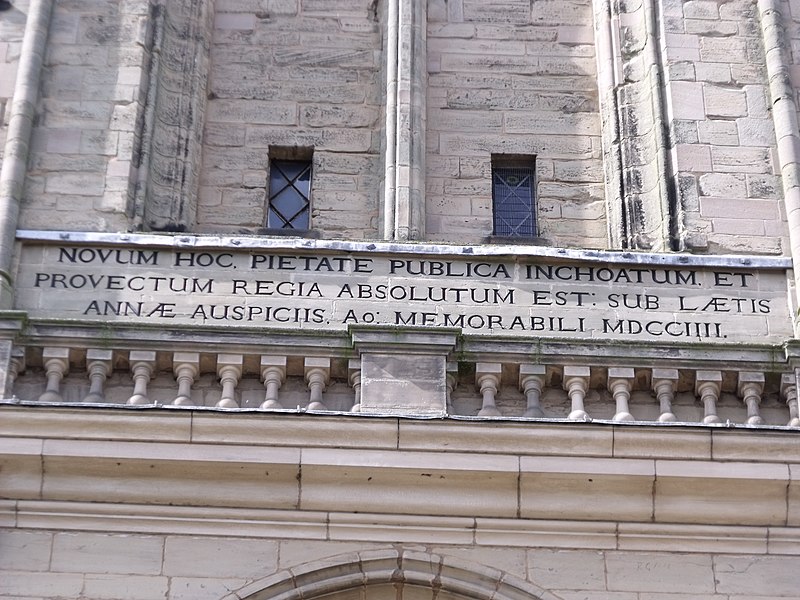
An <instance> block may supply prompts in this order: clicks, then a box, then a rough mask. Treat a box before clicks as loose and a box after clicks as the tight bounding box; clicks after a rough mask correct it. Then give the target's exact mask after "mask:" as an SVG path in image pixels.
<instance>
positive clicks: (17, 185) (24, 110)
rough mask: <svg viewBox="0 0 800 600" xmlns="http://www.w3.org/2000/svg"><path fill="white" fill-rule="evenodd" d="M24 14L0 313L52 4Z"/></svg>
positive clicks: (7, 171)
mask: <svg viewBox="0 0 800 600" xmlns="http://www.w3.org/2000/svg"><path fill="white" fill-rule="evenodd" d="M27 13H28V19H27V22H26V23H25V34H24V36H23V39H22V48H21V49H20V56H19V66H18V68H17V79H16V82H15V84H14V97H13V100H12V102H11V107H10V111H9V114H8V130H7V133H6V143H5V151H4V153H3V163H2V168H0V309H9V308H11V306H12V305H13V302H14V291H13V287H12V283H13V281H14V277H13V275H12V273H11V268H12V263H13V257H14V241H15V239H16V230H17V222H18V219H19V208H20V202H21V201H22V192H23V188H24V186H25V175H26V173H27V161H28V152H29V148H30V141H31V132H32V130H33V123H34V120H35V118H36V102H37V101H38V98H39V85H40V76H41V72H42V63H43V62H44V56H45V46H46V44H47V35H48V32H49V29H50V18H51V15H52V13H53V0H32V1H31V2H30V3H29V6H28V10H27ZM2 389H3V388H2V387H0V390H2Z"/></svg>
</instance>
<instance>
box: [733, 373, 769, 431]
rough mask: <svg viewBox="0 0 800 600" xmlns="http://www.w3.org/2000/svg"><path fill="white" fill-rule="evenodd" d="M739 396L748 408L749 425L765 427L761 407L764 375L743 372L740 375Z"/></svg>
mask: <svg viewBox="0 0 800 600" xmlns="http://www.w3.org/2000/svg"><path fill="white" fill-rule="evenodd" d="M737 392H738V394H739V396H741V398H742V402H744V404H745V406H746V407H747V424H748V425H763V424H764V419H763V418H762V417H761V412H760V405H761V394H762V393H763V392H764V373H758V372H751V371H742V372H740V373H739V385H738V388H737Z"/></svg>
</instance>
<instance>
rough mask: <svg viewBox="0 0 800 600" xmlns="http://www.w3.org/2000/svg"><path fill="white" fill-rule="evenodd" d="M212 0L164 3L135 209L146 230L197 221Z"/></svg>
mask: <svg viewBox="0 0 800 600" xmlns="http://www.w3.org/2000/svg"><path fill="white" fill-rule="evenodd" d="M213 13H214V9H213V3H212V2H211V1H210V0H168V1H167V0H158V1H157V2H155V3H154V9H153V13H152V23H151V30H152V47H151V49H150V52H151V57H150V62H151V67H150V73H149V81H148V82H147V98H146V100H145V107H144V114H143V119H142V122H143V127H142V132H141V136H142V139H141V141H140V143H141V167H140V168H139V181H138V184H137V186H136V189H137V192H136V195H135V212H136V216H137V219H140V220H142V221H143V225H144V228H145V229H150V230H155V231H185V230H187V229H190V228H191V227H192V226H193V224H194V220H195V213H196V206H195V204H194V203H195V201H196V197H197V187H198V184H199V169H200V155H201V147H202V141H203V140H202V137H203V122H204V115H205V106H206V95H207V94H206V88H207V83H208V72H209V64H210V59H209V49H210V46H211V34H212V30H213Z"/></svg>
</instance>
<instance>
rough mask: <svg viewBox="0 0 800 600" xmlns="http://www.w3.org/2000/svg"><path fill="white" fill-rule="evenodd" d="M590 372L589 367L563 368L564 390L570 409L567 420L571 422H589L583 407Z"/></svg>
mask: <svg viewBox="0 0 800 600" xmlns="http://www.w3.org/2000/svg"><path fill="white" fill-rule="evenodd" d="M591 374H592V371H591V369H590V368H589V367H576V366H570V365H568V366H565V367H564V389H565V390H567V394H568V395H569V399H570V402H571V404H572V408H571V410H570V413H569V416H568V417H567V418H568V419H570V420H572V421H589V420H590V418H589V415H588V414H587V413H586V409H585V408H584V406H583V400H584V398H585V397H586V390H588V389H589V377H590V376H591Z"/></svg>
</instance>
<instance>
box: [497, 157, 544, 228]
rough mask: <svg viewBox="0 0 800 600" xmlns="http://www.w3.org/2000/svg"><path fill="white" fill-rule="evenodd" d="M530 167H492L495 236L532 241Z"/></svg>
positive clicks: (533, 201)
mask: <svg viewBox="0 0 800 600" xmlns="http://www.w3.org/2000/svg"><path fill="white" fill-rule="evenodd" d="M534 173H535V171H534V168H533V166H530V167H527V166H493V167H492V195H493V200H494V235H497V236H502V237H535V236H536V205H535V193H534V190H535V184H534Z"/></svg>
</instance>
